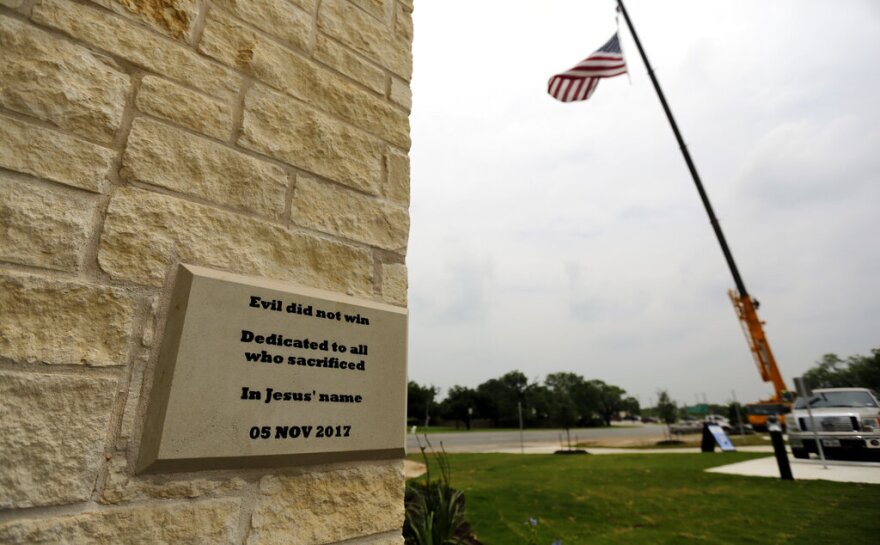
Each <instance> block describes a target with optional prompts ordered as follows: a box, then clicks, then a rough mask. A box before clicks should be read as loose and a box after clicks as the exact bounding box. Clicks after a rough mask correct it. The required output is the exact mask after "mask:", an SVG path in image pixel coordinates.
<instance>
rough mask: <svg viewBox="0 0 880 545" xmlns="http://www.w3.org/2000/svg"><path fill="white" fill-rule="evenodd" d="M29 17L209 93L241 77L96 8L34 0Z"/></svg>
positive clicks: (232, 89) (231, 90)
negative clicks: (36, 0) (35, 0)
mask: <svg viewBox="0 0 880 545" xmlns="http://www.w3.org/2000/svg"><path fill="white" fill-rule="evenodd" d="M32 17H33V19H34V21H36V22H37V23H39V24H41V25H46V26H50V27H52V28H56V29H58V30H60V31H61V32H64V33H66V34H68V35H70V36H73V37H74V38H77V39H79V40H82V41H84V42H86V43H88V44H90V45H93V46H95V47H97V48H99V49H103V50H105V51H110V52H112V53H113V54H114V55H118V56H120V57H122V58H124V59H126V60H128V61H129V62H132V63H134V64H136V65H138V66H141V67H143V68H146V69H147V70H150V71H153V72H156V73H158V74H161V75H163V76H166V77H169V78H172V79H174V80H177V81H180V82H183V83H186V84H187V85H189V86H190V87H193V88H195V89H199V90H201V91H204V92H206V93H210V94H213V95H215V96H220V97H224V96H233V95H235V94H236V92H237V89H238V87H239V85H240V83H241V79H240V78H239V77H238V76H236V75H235V74H234V73H232V72H231V71H229V70H227V69H225V68H223V67H221V66H219V65H217V64H215V63H212V62H210V61H209V60H207V59H204V58H203V57H201V56H199V55H198V54H196V53H195V52H194V51H193V50H192V49H190V48H188V47H186V46H185V45H183V44H180V43H177V42H175V41H174V40H171V39H169V38H164V37H162V36H158V35H156V34H154V33H153V32H150V31H148V30H146V29H144V28H141V27H140V26H138V25H136V24H134V23H131V22H128V21H126V20H125V19H123V18H121V17H119V16H116V15H112V14H110V13H108V12H106V11H104V10H101V9H94V8H91V7H88V6H85V5H83V4H76V3H73V2H67V1H62V0H39V2H38V3H37V5H35V6H34V11H33V16H32Z"/></svg>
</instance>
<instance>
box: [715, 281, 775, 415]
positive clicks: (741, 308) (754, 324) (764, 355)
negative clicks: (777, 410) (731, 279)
mask: <svg viewBox="0 0 880 545" xmlns="http://www.w3.org/2000/svg"><path fill="white" fill-rule="evenodd" d="M727 294H728V295H729V296H730V301H731V302H732V303H733V308H734V309H736V315H737V316H738V317H739V321H740V325H741V326H742V329H743V333H744V334H745V336H746V342H748V343H749V349H750V350H751V351H752V356H753V357H754V358H755V363H756V364H757V365H758V372H759V373H760V374H761V378H762V379H764V382H772V383H773V389H774V390H775V391H776V395H775V396H774V397H773V401H776V402H780V401H787V400H788V399H787V398H788V387H786V386H785V381H784V380H783V379H782V374H781V373H780V372H779V367H777V366H776V358H774V357H773V351H772V350H770V343H768V342H767V336H766V335H764V327H763V326H764V322H762V321H761V320H760V319H759V318H758V312H757V306H758V303H757V301H755V300H754V299H752V297H751V296H750V295H748V294H747V295H745V296H740V295H738V294H737V293H736V291H734V290H730V291H728V292H727Z"/></svg>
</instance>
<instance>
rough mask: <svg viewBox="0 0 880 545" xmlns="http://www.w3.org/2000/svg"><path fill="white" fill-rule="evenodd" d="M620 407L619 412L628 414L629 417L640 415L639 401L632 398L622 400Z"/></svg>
mask: <svg viewBox="0 0 880 545" xmlns="http://www.w3.org/2000/svg"><path fill="white" fill-rule="evenodd" d="M620 405H621V410H622V411H626V414H628V415H629V416H636V415H637V414H639V413H641V407H640V406H639V400H638V399H636V398H634V397H632V396H629V397H625V398H623V400H621V402H620Z"/></svg>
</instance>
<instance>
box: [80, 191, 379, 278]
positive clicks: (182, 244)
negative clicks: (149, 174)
mask: <svg viewBox="0 0 880 545" xmlns="http://www.w3.org/2000/svg"><path fill="white" fill-rule="evenodd" d="M172 254H176V255H177V257H178V259H179V260H180V261H183V262H187V263H193V264H196V265H204V266H208V267H214V268H219V269H224V270H229V271H232V272H239V273H243V274H253V275H259V276H265V277H268V278H276V279H280V280H290V281H294V282H298V283H300V284H303V285H306V286H311V287H316V288H320V289H327V290H331V291H341V292H345V293H351V294H355V295H358V294H359V295H371V294H372V282H373V280H372V274H373V270H372V268H373V265H372V256H371V254H370V252H369V251H368V250H366V249H362V248H356V247H354V246H352V245H349V244H343V243H340V242H334V241H331V240H327V239H323V238H318V237H313V236H309V235H305V234H301V233H294V232H290V231H288V230H287V229H285V228H284V227H282V226H280V225H277V224H274V223H269V222H265V221H262V220H258V219H254V218H250V217H246V216H240V215H238V214H233V213H231V212H227V211H224V210H218V209H216V208H213V207H210V206H205V205H201V204H195V203H192V202H188V201H184V200H180V199H176V198H174V197H169V196H167V195H159V194H157V193H152V192H148V191H143V190H140V189H134V188H123V189H120V190H119V191H117V193H116V194H115V195H114V196H113V199H111V201H110V206H109V209H108V211H107V218H106V220H105V222H104V232H103V234H102V235H101V243H100V248H99V251H98V262H99V263H100V265H101V267H102V268H103V269H104V270H105V271H106V272H107V273H108V274H110V275H111V276H112V277H113V278H117V279H124V280H131V281H133V282H139V283H141V284H147V285H154V286H161V285H162V284H163V283H164V279H165V274H166V271H167V269H168V267H169V265H170V264H171V263H170V261H169V260H170V259H171V255H172Z"/></svg>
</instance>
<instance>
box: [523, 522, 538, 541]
mask: <svg viewBox="0 0 880 545" xmlns="http://www.w3.org/2000/svg"><path fill="white" fill-rule="evenodd" d="M526 524H528V525H529V540H528V541H527V543H528V545H538V519H536V518H534V517H529V520H527V521H526Z"/></svg>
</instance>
